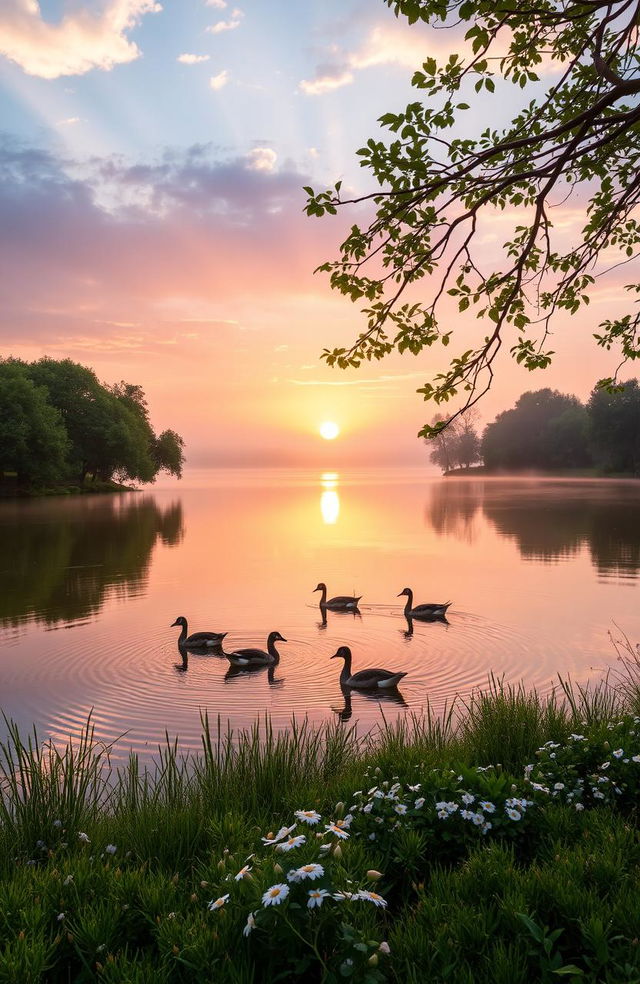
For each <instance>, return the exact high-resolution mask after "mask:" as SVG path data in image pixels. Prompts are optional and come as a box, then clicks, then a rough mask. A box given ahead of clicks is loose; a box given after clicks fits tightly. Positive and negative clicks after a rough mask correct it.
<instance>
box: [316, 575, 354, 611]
mask: <svg viewBox="0 0 640 984" xmlns="http://www.w3.org/2000/svg"><path fill="white" fill-rule="evenodd" d="M313 590H314V591H322V597H321V598H320V609H321V610H322V611H324V610H325V609H326V608H328V609H329V611H332V612H354V611H356V610H357V608H358V602H359V601H360V598H362V595H360V597H358V598H354V597H353V595H336V597H335V598H329V600H328V601H327V586H326V584H323V582H322V581H320V584H319V585H318V587H317V588H314V589H313Z"/></svg>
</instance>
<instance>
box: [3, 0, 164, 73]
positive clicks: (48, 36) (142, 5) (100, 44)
mask: <svg viewBox="0 0 640 984" xmlns="http://www.w3.org/2000/svg"><path fill="white" fill-rule="evenodd" d="M67 6H68V7H69V8H70V9H69V10H68V12H66V13H64V14H63V16H62V18H61V19H60V20H59V22H58V23H55V24H52V23H49V22H48V21H45V20H44V18H43V16H42V12H41V10H40V5H39V3H38V0H2V4H1V5H0V54H3V55H5V56H6V57H7V58H9V59H10V60H11V61H13V62H16V64H18V65H20V67H21V68H22V69H23V70H24V71H25V72H26V73H27V74H28V75H36V76H38V77H39V78H42V79H56V78H58V77H59V76H61V75H84V74H85V73H86V72H89V71H91V69H94V68H100V69H103V70H105V71H108V70H109V69H111V68H113V67H114V65H119V64H123V63H125V62H130V61H133V60H134V59H136V58H138V57H139V55H140V49H139V48H138V46H137V45H136V44H135V43H134V42H133V41H129V40H128V39H127V38H126V36H125V35H126V33H127V32H128V31H130V30H131V29H132V28H133V27H135V25H136V24H137V23H138V22H139V21H140V20H141V19H142V17H144V15H145V14H149V13H156V12H157V11H159V10H162V7H161V5H160V4H159V3H156V0H107V2H106V3H105V4H103V7H102V10H101V11H100V12H91V11H89V10H87V9H86V6H85V7H84V8H83V7H82V6H81V5H78V4H74V5H73V7H71V4H67Z"/></svg>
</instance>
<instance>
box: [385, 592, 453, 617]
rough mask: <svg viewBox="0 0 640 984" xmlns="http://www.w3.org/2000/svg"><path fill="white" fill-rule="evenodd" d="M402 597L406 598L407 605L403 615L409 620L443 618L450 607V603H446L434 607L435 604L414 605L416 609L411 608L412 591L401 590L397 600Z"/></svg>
mask: <svg viewBox="0 0 640 984" xmlns="http://www.w3.org/2000/svg"><path fill="white" fill-rule="evenodd" d="M402 595H406V596H407V603H406V605H405V606H404V613H405V615H406V617H407V619H410V618H418V619H419V618H425V619H429V618H444V617H445V615H446V614H447V608H449V606H450V605H451V602H450V601H446V602H445V603H444V604H443V605H435V604H428V605H416V607H415V608H414V607H413V591H412V590H411V588H403V589H402V591H401V592H400V594H399V595H398V598H401V597H402Z"/></svg>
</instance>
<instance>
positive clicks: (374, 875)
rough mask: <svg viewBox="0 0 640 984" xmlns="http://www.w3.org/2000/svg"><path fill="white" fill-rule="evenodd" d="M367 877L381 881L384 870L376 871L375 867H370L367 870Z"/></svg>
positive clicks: (370, 879)
mask: <svg viewBox="0 0 640 984" xmlns="http://www.w3.org/2000/svg"><path fill="white" fill-rule="evenodd" d="M367 878H368V879H369V881H380V879H381V878H382V872H381V871H376V869H375V868H370V869H369V871H367Z"/></svg>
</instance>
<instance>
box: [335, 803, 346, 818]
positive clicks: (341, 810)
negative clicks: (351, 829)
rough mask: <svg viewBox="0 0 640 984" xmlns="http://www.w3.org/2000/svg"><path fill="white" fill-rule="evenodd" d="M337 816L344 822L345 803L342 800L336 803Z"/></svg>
mask: <svg viewBox="0 0 640 984" xmlns="http://www.w3.org/2000/svg"><path fill="white" fill-rule="evenodd" d="M336 816H337V817H338V819H339V820H342V818H343V816H344V803H343V802H342V800H340V802H339V803H336Z"/></svg>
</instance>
